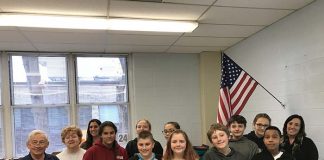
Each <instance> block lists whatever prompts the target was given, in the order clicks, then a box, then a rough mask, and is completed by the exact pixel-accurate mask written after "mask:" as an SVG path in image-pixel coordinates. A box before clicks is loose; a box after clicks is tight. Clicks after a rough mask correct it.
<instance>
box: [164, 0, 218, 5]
mask: <svg viewBox="0 0 324 160" xmlns="http://www.w3.org/2000/svg"><path fill="white" fill-rule="evenodd" d="M163 2H167V3H182V4H199V5H211V4H213V3H214V2H215V0H163Z"/></svg>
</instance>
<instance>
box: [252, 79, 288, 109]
mask: <svg viewBox="0 0 324 160" xmlns="http://www.w3.org/2000/svg"><path fill="white" fill-rule="evenodd" d="M253 79H254V78H253ZM254 80H255V79H254ZM255 81H256V82H257V83H258V84H259V85H260V86H261V87H262V88H263V89H264V90H265V91H267V92H268V93H269V94H270V95H271V96H272V97H273V98H274V99H276V100H277V101H278V102H279V103H280V105H281V106H282V108H283V109H286V105H285V104H283V103H282V102H281V101H279V99H278V98H277V97H275V96H274V95H273V94H272V93H271V92H269V91H268V90H267V89H266V88H264V87H263V85H262V84H260V83H259V82H258V81H257V80H255Z"/></svg>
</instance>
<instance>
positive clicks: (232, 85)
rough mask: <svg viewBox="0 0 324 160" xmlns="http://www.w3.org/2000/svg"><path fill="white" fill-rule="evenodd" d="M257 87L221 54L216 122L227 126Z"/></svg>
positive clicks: (229, 59) (255, 82) (254, 82)
mask: <svg viewBox="0 0 324 160" xmlns="http://www.w3.org/2000/svg"><path fill="white" fill-rule="evenodd" d="M257 85H258V82H257V81H255V80H254V79H253V78H252V77H251V76H250V75H249V74H248V73H246V72H245V71H244V70H243V69H242V68H241V67H240V66H239V65H237V64H236V63H235V62H234V61H233V60H232V59H231V58H229V57H228V56H227V55H226V54H224V53H222V81H221V88H220V94H219V102H218V114H217V122H218V123H222V124H224V125H227V121H228V120H229V118H231V116H232V115H237V114H240V112H241V111H242V109H243V108H244V106H245V104H246V102H247V101H248V100H249V98H250V96H251V95H252V93H253V91H254V90H255V88H256V87H257Z"/></svg>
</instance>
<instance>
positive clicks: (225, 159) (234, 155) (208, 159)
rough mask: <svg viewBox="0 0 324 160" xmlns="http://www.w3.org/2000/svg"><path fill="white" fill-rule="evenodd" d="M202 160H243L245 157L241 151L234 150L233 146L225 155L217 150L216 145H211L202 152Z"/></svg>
mask: <svg viewBox="0 0 324 160" xmlns="http://www.w3.org/2000/svg"><path fill="white" fill-rule="evenodd" d="M204 160H245V157H244V156H243V155H242V154H241V153H239V152H236V151H235V150H234V149H233V148H231V152H230V153H229V154H228V155H226V156H225V155H224V154H223V153H221V152H219V151H218V150H217V149H216V147H212V148H210V149H209V150H208V151H207V152H206V153H205V154H204Z"/></svg>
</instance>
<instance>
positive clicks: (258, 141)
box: [244, 131, 266, 152]
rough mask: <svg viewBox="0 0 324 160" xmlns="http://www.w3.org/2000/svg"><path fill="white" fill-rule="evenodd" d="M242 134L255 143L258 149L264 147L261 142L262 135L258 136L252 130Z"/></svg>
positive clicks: (261, 149) (263, 148)
mask: <svg viewBox="0 0 324 160" xmlns="http://www.w3.org/2000/svg"><path fill="white" fill-rule="evenodd" d="M244 136H245V137H246V138H248V139H249V140H251V141H253V142H254V143H256V144H257V145H258V147H259V149H260V152H261V151H263V150H265V149H266V147H265V145H264V143H263V137H258V136H257V135H256V134H255V132H254V131H251V132H250V133H249V134H246V135H244Z"/></svg>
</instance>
